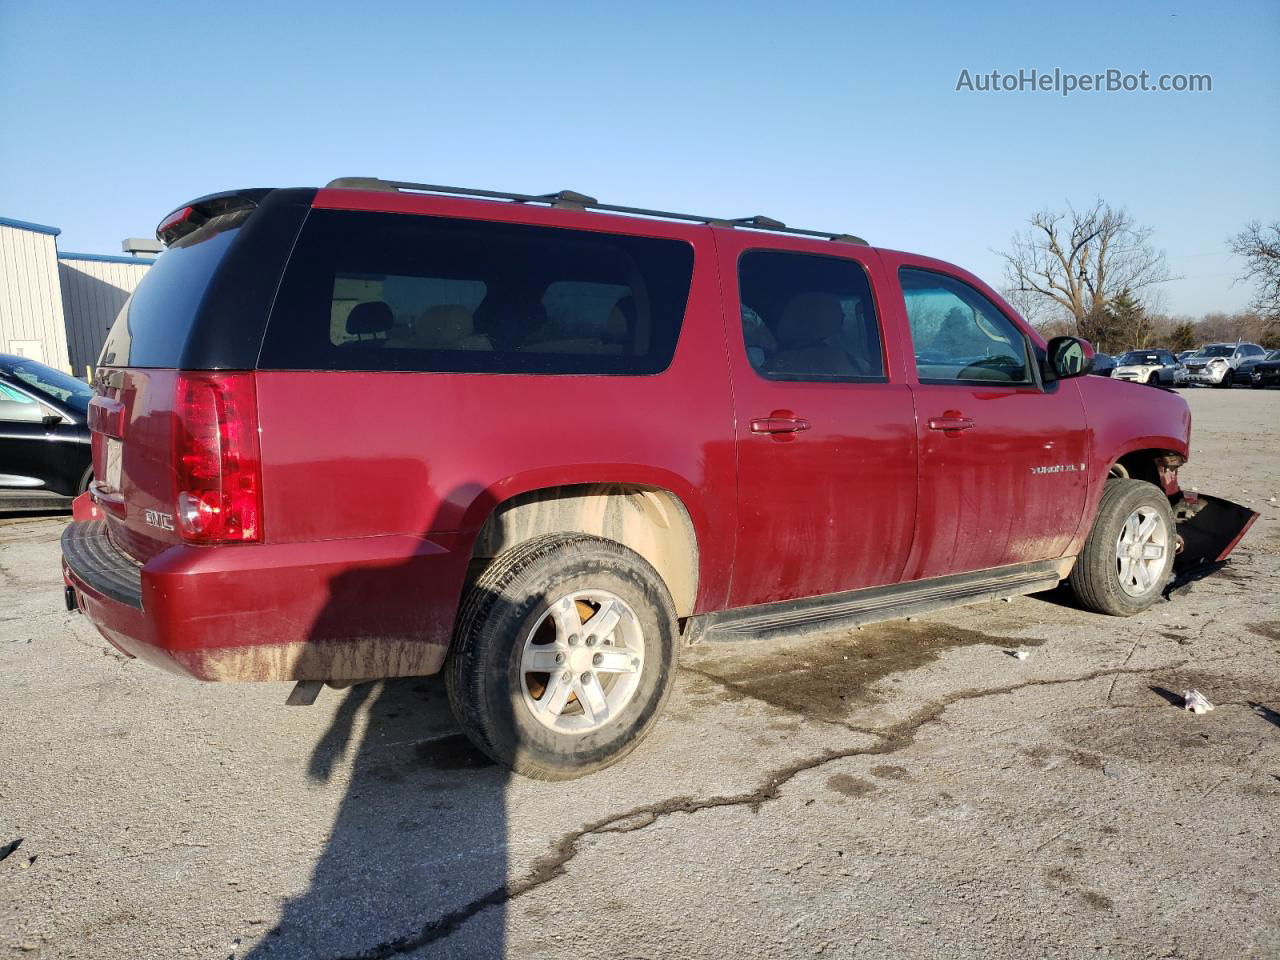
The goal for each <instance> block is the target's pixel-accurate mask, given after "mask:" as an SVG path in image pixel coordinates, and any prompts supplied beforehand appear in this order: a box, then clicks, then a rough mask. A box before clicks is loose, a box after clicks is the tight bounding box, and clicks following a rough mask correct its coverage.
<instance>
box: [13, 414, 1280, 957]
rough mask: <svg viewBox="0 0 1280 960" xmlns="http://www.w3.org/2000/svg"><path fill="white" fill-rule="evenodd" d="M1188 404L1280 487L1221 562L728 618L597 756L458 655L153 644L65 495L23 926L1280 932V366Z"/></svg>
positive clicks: (29, 569) (1194, 476)
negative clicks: (865, 615)
mask: <svg viewBox="0 0 1280 960" xmlns="http://www.w3.org/2000/svg"><path fill="white" fill-rule="evenodd" d="M1184 395H1185V396H1186V397H1187V398H1188V400H1189V402H1190V403H1191V407H1192V411H1193V415H1194V418H1195V419H1194V422H1195V428H1194V429H1195V436H1194V441H1193V449H1194V453H1193V459H1192V461H1191V462H1190V463H1189V464H1188V465H1187V466H1186V467H1185V468H1184V469H1183V471H1182V481H1183V485H1184V486H1185V487H1188V488H1194V487H1199V488H1200V489H1202V490H1204V491H1206V492H1212V493H1216V494H1220V495H1222V496H1226V497H1229V498H1233V499H1237V500H1239V501H1241V502H1246V503H1248V504H1250V505H1251V506H1252V507H1254V508H1255V509H1257V510H1259V511H1260V512H1261V514H1262V519H1261V520H1260V521H1259V522H1258V524H1257V525H1255V527H1254V529H1253V531H1252V532H1251V533H1250V535H1249V536H1248V537H1247V538H1246V540H1245V542H1244V544H1243V545H1242V546H1241V548H1240V549H1239V550H1238V551H1237V553H1236V555H1235V559H1234V560H1233V561H1232V562H1231V563H1230V564H1229V565H1228V566H1227V567H1225V568H1224V569H1223V570H1221V571H1219V572H1218V573H1217V574H1215V575H1213V576H1211V577H1209V578H1207V579H1204V580H1200V581H1198V582H1195V583H1193V584H1192V585H1190V586H1189V587H1188V588H1186V589H1185V590H1184V591H1182V592H1179V593H1178V594H1177V595H1175V596H1174V597H1173V598H1172V599H1171V600H1170V601H1169V602H1162V603H1160V604H1158V605H1157V607H1155V608H1154V609H1153V610H1151V611H1149V612H1148V613H1147V614H1145V615H1142V616H1140V617H1138V618H1135V619H1133V620H1129V621H1122V620H1115V619H1108V618H1105V617H1100V616H1095V615H1092V614H1088V613H1084V612H1081V611H1079V610H1077V609H1075V608H1073V607H1072V606H1070V605H1069V604H1068V603H1067V602H1066V601H1065V600H1064V599H1063V598H1061V597H1060V596H1057V595H1054V596H1044V597H1028V598H1023V599H1018V600H1015V601H1013V602H1011V603H992V604H984V605H979V606H974V607H967V608H964V609H961V610H955V611H951V612H948V613H944V614H940V615H936V616H931V617H927V618H923V619H917V620H913V621H910V622H905V621H904V622H897V623H892V624H887V625H884V626H880V627H867V628H865V629H862V630H855V631H838V632H833V633H830V634H828V635H825V636H822V637H818V638H816V639H812V640H807V641H805V642H803V643H800V642H796V643H788V644H783V645H781V646H777V645H775V646H768V647H765V646H759V645H744V646H735V647H728V646H716V647H709V646H708V647H695V648H692V649H691V650H690V651H688V652H687V653H686V655H685V658H684V661H683V665H682V670H681V679H680V682H679V685H678V687H677V690H676V693H675V695H674V697H673V699H672V702H671V704H670V707H669V708H668V712H667V715H666V718H665V719H664V720H663V721H662V722H661V723H660V724H659V726H658V728H657V729H656V730H655V732H654V734H653V735H652V736H651V737H650V738H649V740H648V741H647V742H646V743H645V744H643V745H642V746H641V748H640V749H639V750H637V751H636V752H635V753H634V754H633V755H632V756H631V758H630V759H628V760H627V761H625V762H623V763H622V764H620V765H619V766H616V767H614V768H612V769H610V770H607V771H605V772H603V773H601V774H598V775H596V776H593V777H590V778H587V779H585V780H580V781H576V782H572V783H567V784H543V783H534V782H530V781H527V780H520V779H512V778H510V777H509V776H508V775H506V774H505V773H504V772H502V771H500V770H498V769H497V768H495V767H493V766H490V765H487V764H486V763H484V762H483V761H482V759H481V758H480V757H479V756H478V755H477V754H476V753H475V752H474V751H472V750H471V749H470V748H469V746H468V745H467V744H466V742H465V741H464V740H463V739H462V738H461V736H460V735H459V734H458V733H457V731H456V729H455V728H454V727H453V724H452V721H451V719H450V716H449V713H448V708H447V704H446V703H445V701H444V693H443V687H442V685H441V684H440V683H439V682H438V681H437V680H435V679H429V680H406V681H395V682H389V683H385V684H373V685H365V686H361V687H357V688H354V689H351V690H347V691H340V692H339V691H332V690H326V691H325V692H324V693H323V694H322V695H321V697H320V700H319V701H318V702H317V703H316V705H315V706H313V707H311V708H307V709H299V708H289V707H286V706H285V705H284V700H285V696H286V695H287V693H288V687H287V686H286V685H280V684H266V685H258V686H235V685H221V686H201V685H197V684H195V683H190V682H186V681H183V680H181V679H177V678H173V677H169V676H166V675H162V674H160V673H158V672H156V671H154V670H152V669H149V668H147V667H144V666H142V665H139V664H137V663H134V662H130V661H127V660H125V659H123V658H122V657H121V656H119V655H118V654H116V653H115V652H114V650H112V649H111V648H110V647H109V646H108V645H107V644H106V643H105V642H104V641H103V640H101V639H100V638H99V637H98V635H97V634H96V632H95V631H94V630H93V629H92V627H90V626H89V625H88V624H87V623H86V622H84V620H83V619H82V618H80V617H78V616H76V615H72V614H68V613H66V612H65V611H64V610H63V607H62V592H61V580H60V575H59V570H58V536H59V533H60V532H61V530H62V527H63V525H64V524H65V523H66V520H65V518H62V517H44V518H10V519H6V520H3V521H0V598H2V599H0V678H2V679H0V704H2V709H3V713H2V714H0V731H2V734H0V771H3V773H2V774H0V852H2V851H3V850H4V849H5V847H6V845H9V844H11V843H12V842H13V841H16V840H18V839H19V838H21V841H22V842H21V846H19V847H18V848H17V849H15V850H12V852H11V853H10V854H9V855H8V856H7V857H5V858H4V859H3V861H0V955H4V956H10V955H12V956H21V957H33V956H39V957H45V956H47V957H59V958H61V957H67V958H72V957H83V958H94V960H107V958H140V957H147V958H167V957H188V956H190V957H215V958H235V960H240V958H246V957H252V958H260V957H262V958H266V957H272V958H312V957H315V958H340V957H401V956H404V957H427V956H432V957H434V956H458V957H468V958H476V957H486V956H503V955H505V956H511V957H573V958H575V960H584V958H594V957H610V958H644V957H653V958H657V957H724V956H744V957H756V956H767V957H779V958H780V957H811V956H815V955H822V956H824V957H828V956H829V957H863V956H866V957H877V958H880V957H971V956H983V957H1011V958H1012V957H1029V956H1036V957H1086V956H1087V957H1095V956H1123V957H1153V958H1155V957H1178V958H1193V957H1194V958H1201V957H1233V958H1235V957H1277V956H1280V819H1278V818H1277V816H1276V812H1277V810H1280V607H1278V606H1277V601H1276V598H1277V597H1278V596H1280V504H1277V502H1276V497H1280V422H1278V421H1280V417H1278V416H1277V413H1278V412H1280V393H1277V392H1274V391H1267V392H1259V391H1249V390H1232V391H1209V390H1195V391H1184ZM1016 649H1020V650H1025V651H1027V652H1028V653H1029V656H1028V657H1027V658H1026V659H1025V660H1019V659H1017V658H1015V657H1013V656H1011V655H1010V651H1012V650H1016ZM1190 686H1194V687H1197V688H1199V689H1200V690H1201V691H1203V692H1204V693H1205V695H1206V696H1208V698H1209V699H1210V700H1211V701H1213V702H1214V703H1216V704H1217V709H1216V710H1215V711H1214V712H1212V713H1209V714H1205V715H1202V716H1194V715H1191V714H1188V713H1186V712H1185V711H1183V710H1182V709H1181V708H1180V704H1181V693H1182V691H1183V690H1184V689H1185V688H1187V687H1190ZM1175 701H1176V705H1175Z"/></svg>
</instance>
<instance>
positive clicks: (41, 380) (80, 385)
mask: <svg viewBox="0 0 1280 960" xmlns="http://www.w3.org/2000/svg"><path fill="white" fill-rule="evenodd" d="M9 370H10V372H11V373H12V374H13V376H15V377H16V378H17V379H19V380H21V381H22V382H23V383H25V384H26V385H27V386H29V387H31V388H32V389H33V390H35V391H37V392H39V393H43V394H44V395H45V396H46V397H53V398H54V399H55V400H61V401H62V402H63V403H69V404H71V405H72V406H74V407H78V408H79V409H81V410H84V409H86V408H87V407H88V405H89V398H90V397H91V396H93V390H92V389H91V388H90V387H89V385H88V384H87V383H85V382H84V381H83V380H77V379H76V378H75V377H73V376H71V375H70V374H68V373H63V372H62V371H61V370H55V369H53V367H46V366H45V365H44V364H43V363H36V362H35V361H34V360H26V361H22V362H19V363H15V364H14V365H13V366H12V367H10V368H9Z"/></svg>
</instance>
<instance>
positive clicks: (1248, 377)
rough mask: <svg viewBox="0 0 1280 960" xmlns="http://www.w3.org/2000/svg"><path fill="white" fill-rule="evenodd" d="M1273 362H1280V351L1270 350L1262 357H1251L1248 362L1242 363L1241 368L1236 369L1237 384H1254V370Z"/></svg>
mask: <svg viewBox="0 0 1280 960" xmlns="http://www.w3.org/2000/svg"><path fill="white" fill-rule="evenodd" d="M1272 360H1280V350H1268V351H1267V352H1266V353H1265V354H1264V355H1262V356H1261V357H1250V358H1249V359H1248V360H1244V361H1242V362H1241V364H1240V366H1238V367H1236V369H1235V382H1236V383H1248V384H1252V383H1253V370H1254V368H1255V367H1256V366H1257V365H1258V364H1260V363H1266V362H1268V361H1272Z"/></svg>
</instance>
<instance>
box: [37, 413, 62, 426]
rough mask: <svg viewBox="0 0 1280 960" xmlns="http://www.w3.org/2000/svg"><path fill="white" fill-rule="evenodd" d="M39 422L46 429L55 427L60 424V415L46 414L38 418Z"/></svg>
mask: <svg viewBox="0 0 1280 960" xmlns="http://www.w3.org/2000/svg"><path fill="white" fill-rule="evenodd" d="M40 422H41V423H43V424H44V425H45V426H46V427H56V426H57V425H58V424H60V423H61V422H62V415H61V414H58V413H47V414H45V415H44V416H43V417H41V418H40Z"/></svg>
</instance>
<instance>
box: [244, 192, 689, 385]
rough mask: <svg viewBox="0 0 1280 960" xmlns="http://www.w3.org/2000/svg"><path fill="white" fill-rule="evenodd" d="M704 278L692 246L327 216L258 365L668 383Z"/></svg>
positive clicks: (397, 217) (303, 245) (429, 220)
mask: <svg viewBox="0 0 1280 960" xmlns="http://www.w3.org/2000/svg"><path fill="white" fill-rule="evenodd" d="M692 277H693V248H692V247H691V246H690V245H689V244H687V243H685V242H683V241H680V240H673V239H664V238H655V237H634V236H624V235H619V234H609V233H597V232H594V231H583V230H566V229H560V228H551V227H535V226H530V225H526V224H508V223H494V222H486V221H475V220H458V219H450V218H442V217H427V216H415V215H409V214H371V213H358V212H352V211H336V210H316V211H312V213H311V215H310V216H309V217H308V220H307V224H306V226H305V227H304V228H303V231H302V235H301V237H300V238H299V240H298V245H297V247H296V249H295V250H294V253H293V255H292V257H291V258H290V261H289V266H288V268H287V269H286V270H285V275H284V278H283V280H282V282H281V287H280V293H279V295H278V296H277V298H276V305H275V307H274V309H273V310H272V314H271V318H270V321H269V322H268V325H267V334H266V338H265V340H264V343H263V347H262V355H261V357H260V359H259V366H260V367H261V368H263V369H268V370H270V369H276V370H300V369H301V370H412V371H423V372H459V373H531V374H575V373H576V374H615V375H631V376H638V375H646V374H655V373H661V372H662V371H663V370H665V369H666V368H667V367H668V366H669V365H670V363H671V359H672V357H673V356H674V354H675V348H676V341H677V339H678V337H679V333H680V327H681V324H682V322H683V319H684V311H685V305H686V302H687V300H688V297H689V287H690V283H691V281H692Z"/></svg>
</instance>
